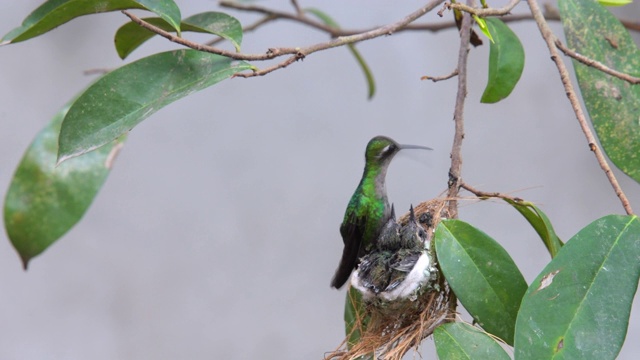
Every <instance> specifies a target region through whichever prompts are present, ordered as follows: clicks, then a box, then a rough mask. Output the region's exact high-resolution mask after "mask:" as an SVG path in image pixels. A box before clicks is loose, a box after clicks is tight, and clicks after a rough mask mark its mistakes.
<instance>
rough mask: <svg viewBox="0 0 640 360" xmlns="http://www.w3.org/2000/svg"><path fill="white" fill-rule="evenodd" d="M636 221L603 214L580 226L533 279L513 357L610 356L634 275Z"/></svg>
mask: <svg viewBox="0 0 640 360" xmlns="http://www.w3.org/2000/svg"><path fill="white" fill-rule="evenodd" d="M638 259H640V221H639V220H638V218H637V217H636V216H618V215H609V216H605V217H603V218H601V219H599V220H596V221H594V222H593V223H591V224H590V225H588V226H587V227H585V228H584V229H582V230H580V232H578V234H576V235H575V236H574V237H573V238H571V240H569V241H568V242H567V243H566V244H565V246H563V247H562V249H561V250H560V252H559V253H558V256H556V257H555V258H554V259H553V260H552V261H551V262H550V263H549V264H548V265H547V266H546V267H545V268H544V270H543V271H542V272H541V273H540V275H538V277H537V278H536V279H535V280H534V281H533V283H532V284H531V286H530V287H529V289H528V290H527V293H526V295H525V296H524V298H523V300H522V306H521V307H520V313H519V314H518V320H517V323H516V336H515V358H516V359H552V358H553V359H602V360H606V359H615V358H616V356H617V354H618V352H619V351H620V348H621V347H622V343H623V342H624V338H625V335H626V332H627V326H628V322H629V315H630V311H631V304H632V302H633V296H634V294H635V293H636V290H637V288H638V278H639V277H640V261H638Z"/></svg>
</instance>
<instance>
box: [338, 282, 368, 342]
mask: <svg viewBox="0 0 640 360" xmlns="http://www.w3.org/2000/svg"><path fill="white" fill-rule="evenodd" d="M368 323H369V317H368V316H367V313H366V308H365V306H364V303H363V301H362V294H360V292H359V291H358V290H356V289H355V288H353V287H349V290H348V291H347V298H346V299H345V303H344V329H345V333H346V334H347V338H348V339H347V346H348V347H349V348H351V347H352V346H353V345H355V344H357V343H358V342H359V341H360V336H361V335H362V333H363V332H364V330H365V329H366V328H367V324H368Z"/></svg>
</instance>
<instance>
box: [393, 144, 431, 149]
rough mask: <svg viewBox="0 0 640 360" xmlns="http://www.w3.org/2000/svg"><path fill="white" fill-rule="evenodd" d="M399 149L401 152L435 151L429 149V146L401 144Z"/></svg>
mask: <svg viewBox="0 0 640 360" xmlns="http://www.w3.org/2000/svg"><path fill="white" fill-rule="evenodd" d="M398 148H400V150H404V149H422V150H433V149H432V148H430V147H427V146H421V145H408V144H399V146H398Z"/></svg>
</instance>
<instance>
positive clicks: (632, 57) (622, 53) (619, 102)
mask: <svg viewBox="0 0 640 360" xmlns="http://www.w3.org/2000/svg"><path fill="white" fill-rule="evenodd" d="M558 9H559V10H560V15H561V18H562V24H563V27H564V33H565V36H566V38H567V44H568V46H569V47H570V48H572V49H573V50H575V51H577V52H578V53H580V54H582V55H584V56H587V57H589V58H591V59H593V60H597V61H599V62H601V63H603V64H605V65H606V66H608V67H610V68H612V69H616V70H618V71H621V72H623V73H627V74H631V75H635V76H638V74H640V51H639V50H638V47H637V46H636V44H635V43H634V41H633V39H632V38H631V36H629V33H628V32H627V30H626V29H625V28H624V26H622V24H621V23H620V21H619V20H618V19H617V18H616V17H615V16H613V15H612V14H611V13H610V12H609V11H608V10H607V9H605V8H604V7H602V5H600V4H598V3H597V2H595V1H592V0H560V1H559V2H558ZM574 69H575V72H576V76H577V78H578V85H579V86H580V92H581V93H582V98H583V99H584V103H585V105H586V108H587V110H588V112H589V116H590V117H591V121H592V123H593V127H594V129H595V130H596V133H597V134H598V139H599V140H600V143H601V144H602V146H603V148H604V151H605V152H606V153H607V156H609V158H610V159H611V161H613V163H614V164H615V165H616V166H617V167H618V168H620V170H622V171H624V172H625V173H626V174H627V175H629V176H631V177H632V178H633V179H634V180H635V181H637V182H640V156H638V154H640V123H639V122H638V109H640V86H638V85H631V84H629V83H628V82H626V81H623V80H620V79H618V78H615V77H613V76H610V75H607V74H604V73H603V72H601V71H598V70H596V69H594V68H592V67H589V66H586V65H583V64H581V63H577V62H575V61H574Z"/></svg>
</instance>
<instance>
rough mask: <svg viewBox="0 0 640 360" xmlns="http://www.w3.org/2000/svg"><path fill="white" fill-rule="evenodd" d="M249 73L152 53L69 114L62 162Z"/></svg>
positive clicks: (212, 60) (105, 80) (98, 85)
mask: <svg viewBox="0 0 640 360" xmlns="http://www.w3.org/2000/svg"><path fill="white" fill-rule="evenodd" d="M249 69H252V66H251V65H249V64H248V63H246V62H238V63H234V62H232V60H231V59H229V58H226V57H223V56H219V55H215V54H210V53H205V52H200V51H196V50H191V49H186V50H175V51H169V52H164V53H160V54H155V55H151V56H149V57H146V58H144V59H140V60H138V61H135V62H133V63H131V64H128V65H125V66H123V67H121V68H119V69H116V70H114V71H112V72H110V73H107V74H106V75H104V76H103V77H102V78H100V79H99V80H98V81H96V82H95V83H94V84H93V85H91V86H90V87H89V88H88V89H87V90H86V91H85V92H84V93H82V95H80V97H79V98H78V100H76V102H74V103H73V105H72V106H71V108H70V109H69V112H68V113H67V115H66V116H65V118H64V121H63V123H62V129H61V130H60V140H59V145H60V146H59V149H58V161H59V162H62V161H65V160H66V159H69V158H71V157H74V156H78V155H81V154H84V153H86V152H89V151H91V150H94V149H96V148H99V147H100V146H102V145H104V144H107V143H109V142H111V141H112V140H113V139H115V138H117V137H119V136H121V135H122V134H125V133H127V132H128V131H129V130H131V129H132V128H133V127H134V126H136V125H137V124H138V123H140V122H141V121H142V120H144V119H146V118H147V117H148V116H149V115H151V114H153V113H154V112H156V111H158V110H159V109H161V108H162V107H164V106H166V105H168V104H170V103H172V102H174V101H176V100H178V99H180V98H182V97H185V96H187V95H189V94H191V93H193V92H195V91H198V90H202V89H204V88H206V87H209V86H211V85H214V84H216V83H218V82H220V81H222V80H224V79H227V78H229V77H231V76H233V75H234V74H236V73H238V72H240V71H244V70H249Z"/></svg>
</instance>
